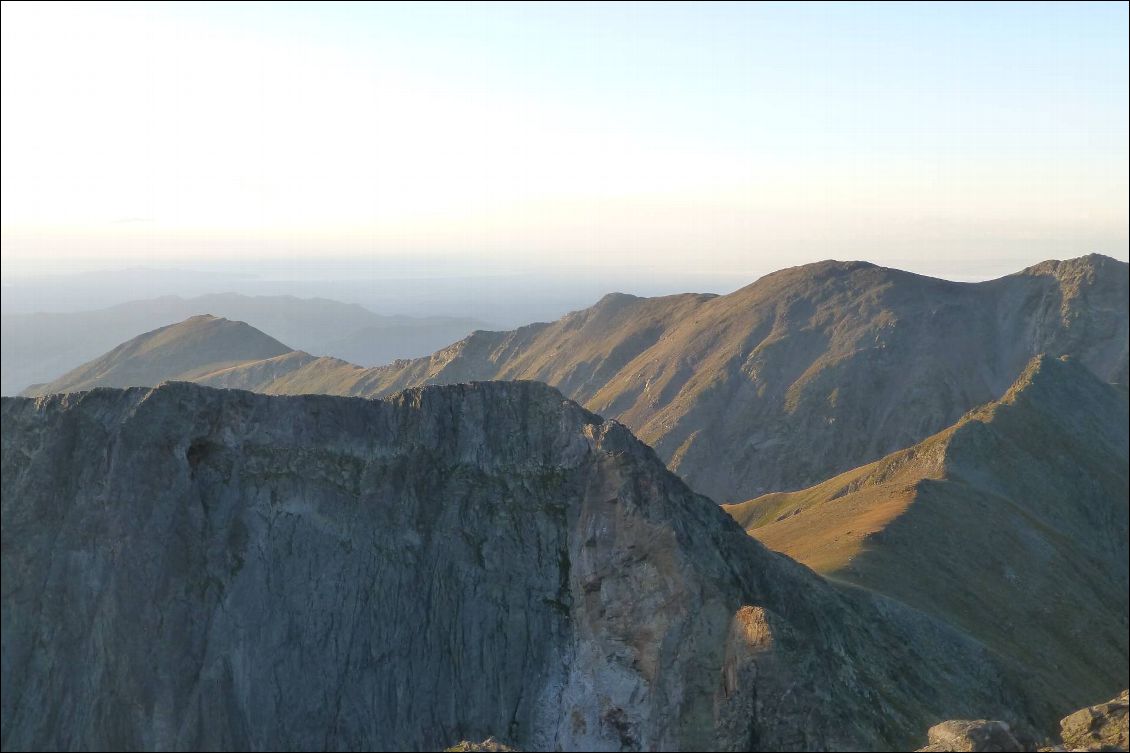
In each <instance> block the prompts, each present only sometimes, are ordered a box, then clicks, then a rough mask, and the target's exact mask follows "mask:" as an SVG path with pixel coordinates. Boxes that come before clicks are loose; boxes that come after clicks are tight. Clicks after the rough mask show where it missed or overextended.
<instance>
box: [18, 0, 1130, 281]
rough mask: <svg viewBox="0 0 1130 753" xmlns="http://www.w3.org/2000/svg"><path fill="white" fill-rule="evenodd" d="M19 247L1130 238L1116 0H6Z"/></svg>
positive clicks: (957, 268) (121, 252)
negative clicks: (211, 0)
mask: <svg viewBox="0 0 1130 753" xmlns="http://www.w3.org/2000/svg"><path fill="white" fill-rule="evenodd" d="M2 30H3V46H2V50H3V65H2V71H3V103H2V118H3V132H2V140H3V144H2V159H0V166H2V173H3V175H2V190H3V197H2V198H3V207H2V215H3V216H2V225H3V266H4V269H5V271H6V272H9V273H11V272H13V271H15V270H27V269H38V270H43V271H59V270H61V269H66V268H70V267H71V266H83V265H88V264H90V263H91V262H92V261H96V260H97V261H105V260H110V261H113V262H114V263H118V262H122V261H125V262H131V263H137V262H144V263H161V262H164V263H182V264H183V263H192V262H206V261H208V260H214V259H218V258H221V257H228V256H231V255H235V256H236V257H238V258H240V259H244V260H247V263H248V264H253V263H254V262H255V260H256V259H259V258H265V257H271V258H274V259H276V260H278V259H287V258H303V259H305V260H306V261H307V262H309V260H310V258H312V257H313V258H317V257H326V258H329V257H335V258H341V257H353V256H368V257H379V256H383V255H395V256H398V257H403V256H404V255H414V254H419V255H421V256H423V257H427V256H437V257H448V258H460V259H462V260H464V261H469V262H470V263H479V262H481V263H483V264H499V265H507V264H516V265H536V264H542V263H544V264H553V265H561V264H576V265H582V266H584V265H597V266H599V265H615V266H621V267H623V266H631V265H639V264H648V265H652V266H653V267H655V268H659V269H668V270H671V271H672V272H673V273H678V272H679V271H680V270H701V269H703V268H710V269H719V270H734V271H738V272H741V271H743V270H765V269H773V268H777V267H782V266H788V265H792V264H797V263H803V262H807V261H812V260H817V259H823V258H841V259H843V258H866V259H870V260H872V261H877V262H880V263H886V264H892V265H896V266H901V267H904V268H909V269H915V270H918V271H926V272H932V273H939V274H950V275H954V276H959V275H962V274H964V273H966V272H967V270H970V269H976V270H981V269H985V270H990V271H997V270H1000V271H1002V272H1003V271H1011V270H1014V269H1017V268H1019V267H1020V266H1023V265H1025V264H1028V263H1031V262H1033V261H1036V260H1039V259H1044V258H1049V257H1067V256H1076V255H1080V254H1083V253H1087V252H1090V251H1099V252H1103V253H1107V254H1110V255H1113V256H1116V257H1119V258H1122V259H1126V258H1127V253H1128V249H1127V243H1128V242H1127V225H1128V215H1127V206H1128V204H1130V197H1128V164H1130V158H1128V152H1127V142H1128V113H1127V110H1128V102H1127V89H1128V74H1127V69H1128V63H1127V60H1128V56H1130V50H1128V45H1127V38H1128V17H1127V4H1126V3H1108V4H1086V3H1066V4H1044V3H1041V4H1024V3H1006V4H1000V5H995V4H941V5H927V4H921V5H917V4H916V5H896V4H887V3H877V4H861V5H848V4H833V5H817V4H803V5H792V4H777V3H766V4H748V5H739V4H725V5H711V4H705V3H693V4H686V5H681V4H656V5H649V4H625V5H619V4H598V5H583V4H568V5H552V4H548V5H547V4H529V5H523V4H504V5H489V4H472V3H459V4H450V5H420V6H413V5H396V4H391V3H379V4H372V5H356V4H348V5H345V4H342V5H335V4H330V3H316V4H303V3H286V4H277V5H269V4H263V5H243V4H215V5H212V4H192V5H177V4H172V5H165V4H153V5H140V4H139V5H80V4H61V5H50V4H28V3H4V4H3V19H2Z"/></svg>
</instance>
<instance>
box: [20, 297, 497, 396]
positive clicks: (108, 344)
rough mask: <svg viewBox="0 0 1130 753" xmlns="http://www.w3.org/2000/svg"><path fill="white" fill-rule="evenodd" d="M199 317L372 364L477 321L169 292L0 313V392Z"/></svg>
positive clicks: (422, 350)
mask: <svg viewBox="0 0 1130 753" xmlns="http://www.w3.org/2000/svg"><path fill="white" fill-rule="evenodd" d="M199 314H213V315H216V316H220V317H225V318H230V319H234V320H240V321H246V322H248V323H249V324H251V325H252V326H253V327H255V328H257V329H259V330H262V331H263V332H266V333H269V334H270V335H271V336H272V337H276V338H278V339H280V340H282V341H283V342H286V343H287V344H289V345H291V346H293V347H296V348H300V349H303V350H308V351H310V352H312V353H317V354H319V355H327V356H336V357H338V358H344V359H347V360H349V361H352V362H355V363H359V364H364V365H368V366H373V365H377V364H384V363H389V362H391V361H393V360H395V359H397V358H412V357H415V356H423V355H426V354H428V353H431V352H432V351H434V350H435V349H437V348H439V347H442V346H444V345H446V344H448V343H450V342H452V341H454V340H457V339H459V338H460V337H463V336H464V335H466V334H468V333H470V332H472V331H474V330H476V329H483V328H485V327H487V326H488V325H487V324H485V323H484V322H481V321H478V320H475V319H469V318H466V317H443V316H432V317H408V316H382V315H379V314H375V313H373V312H372V311H370V310H368V309H366V308H364V307H362V306H358V305H355V304H346V303H339V302H338V301H332V300H327V299H324V298H297V297H294V296H247V295H237V294H235V293H217V294H209V295H201V296H196V297H191V298H182V297H180V296H175V295H169V296H163V297H160V298H152V299H147V300H140V301H131V302H128V303H123V304H119V305H116V306H112V307H109V308H105V309H99V310H95V311H81V312H60V313H5V314H3V315H2V316H0V342H2V343H3V348H2V350H0V354H2V357H0V393H2V394H5V395H15V394H18V393H19V392H20V391H22V390H24V389H26V388H28V387H29V386H30V385H33V384H36V383H41V382H48V381H51V380H53V379H55V378H57V377H58V376H59V375H60V374H63V373H65V372H68V371H70V370H71V369H74V368H76V367H78V366H80V365H82V364H83V363H85V362H87V361H90V360H91V359H94V358H97V357H98V356H99V355H101V354H103V353H105V352H106V351H107V350H110V349H111V348H113V347H115V346H117V345H119V344H120V343H122V342H124V341H126V340H129V339H131V338H133V337H136V336H137V335H138V334H141V333H144V332H148V331H151V330H152V329H154V328H155V327H158V326H165V325H169V324H175V323H177V322H180V321H182V320H184V319H188V318H190V317H192V316H195V315H199Z"/></svg>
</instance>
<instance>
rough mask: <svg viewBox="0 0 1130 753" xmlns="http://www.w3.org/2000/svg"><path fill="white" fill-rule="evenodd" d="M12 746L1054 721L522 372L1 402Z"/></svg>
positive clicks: (638, 740)
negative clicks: (454, 379)
mask: <svg viewBox="0 0 1130 753" xmlns="http://www.w3.org/2000/svg"><path fill="white" fill-rule="evenodd" d="M2 418H3V421H2V452H3V455H2V459H3V474H2V483H3V494H2V515H3V525H2V537H3V547H2V557H3V567H2V570H0V572H2V586H3V587H2V599H3V635H4V641H3V694H2V695H3V699H2V704H3V705H2V712H3V713H2V725H0V726H2V731H0V743H2V745H3V748H4V749H23V748H58V749H76V748H115V749H119V748H120V749H125V750H131V749H140V748H145V749H156V748H162V749H209V748H224V749H244V748H252V747H257V748H286V749H294V748H330V749H338V748H368V749H372V748H397V749H405V750H420V749H436V748H438V747H440V746H442V745H444V744H449V742H450V741H451V740H460V739H471V740H474V739H483V738H485V737H487V736H488V735H491V734H498V735H502V736H505V739H506V740H508V741H510V742H512V743H513V744H514V745H516V746H517V747H519V748H522V749H590V750H625V749H626V750H644V749H657V748H662V749H671V748H679V749H723V750H742V749H750V748H751V747H752V748H756V749H763V750H783V749H793V750H797V749H800V750H819V749H847V748H855V749H859V748H863V749H876V750H889V749H906V748H907V747H908V746H909V745H910V744H911V743H912V742H913V741H914V740H915V739H916V738H917V736H918V735H919V734H921V733H920V731H921V730H922V729H925V728H926V727H927V726H929V725H930V724H932V723H934V722H936V721H938V720H940V719H944V718H952V717H968V716H970V715H971V714H973V713H974V712H975V710H980V711H981V713H985V712H986V711H987V712H988V713H991V714H993V715H994V716H995V717H997V718H1004V719H1008V720H1010V721H1012V722H1014V723H1017V724H1021V725H1023V724H1025V723H1029V724H1031V723H1034V722H1036V721H1038V720H1039V719H1041V718H1043V717H1044V715H1045V714H1046V713H1047V710H1046V709H1043V708H1040V705H1039V703H1038V702H1031V701H1029V700H1028V699H1026V698H1025V696H1024V687H1025V679H1024V678H1023V677H1022V676H1021V675H1020V674H1019V671H1018V670H1015V669H1010V668H1009V667H1008V666H1007V663H1006V662H1003V661H1001V660H998V659H997V658H996V657H995V656H994V655H993V654H992V653H991V652H989V651H987V650H986V649H985V648H984V647H983V646H981V645H979V644H977V643H976V642H974V641H971V640H969V639H968V638H966V637H964V636H962V635H960V634H959V633H957V632H955V631H953V630H951V629H949V628H947V627H945V626H944V625H942V624H940V623H938V622H937V621H935V620H933V619H931V618H929V617H927V616H925V615H923V614H921V613H918V612H916V611H914V610H912V609H909V608H907V607H904V606H902V605H900V604H898V603H895V602H893V601H890V600H888V599H885V598H883V597H881V596H878V595H875V594H871V593H868V592H866V591H862V590H859V589H852V588H843V587H837V586H834V585H832V584H829V583H827V582H825V581H824V580H822V579H821V578H820V577H818V576H816V575H815V574H813V573H812V572H811V571H810V570H808V569H806V568H804V567H802V566H800V565H797V564H796V563H794V562H792V561H791V560H789V559H787V558H785V557H782V556H780V555H777V554H774V553H771V552H769V551H768V550H766V549H765V548H763V547H762V546H761V545H760V544H758V543H757V542H756V541H754V540H753V539H751V538H750V537H748V536H747V535H746V534H745V533H744V531H743V530H742V529H741V528H740V527H739V526H737V525H736V524H735V523H734V522H733V521H732V520H731V519H730V518H729V517H728V516H726V515H725V513H723V512H722V511H721V510H720V509H719V508H718V507H717V506H716V505H715V504H714V503H713V502H711V501H710V500H709V499H707V498H705V497H702V496H699V495H697V494H695V493H693V492H692V491H690V490H689V489H688V488H687V487H686V486H685V485H684V484H683V482H682V481H680V480H679V479H678V478H677V477H675V476H674V475H672V474H671V473H670V472H668V471H667V469H666V468H665V467H664V465H663V463H662V462H661V461H660V460H659V459H658V458H657V457H656V455H655V454H654V453H653V452H652V451H651V450H650V449H649V448H648V447H646V446H645V445H643V444H642V443H640V442H639V441H637V440H636V439H635V438H634V437H633V436H632V435H631V433H630V432H629V431H628V430H627V429H626V428H624V427H623V426H621V425H620V424H618V423H616V422H613V421H606V420H603V419H601V418H599V417H598V416H596V415H594V414H592V413H589V412H587V411H586V410H584V409H583V408H581V407H580V406H578V405H576V404H575V403H573V402H571V401H568V400H566V399H564V398H563V397H562V395H561V394H560V393H558V392H557V391H556V390H553V389H551V388H549V387H546V386H544V385H541V384H537V383H530V382H512V383H491V384H469V385H461V386H455V387H443V388H437V387H428V388H421V389H411V390H408V391H405V392H402V393H399V394H397V395H394V396H392V397H390V398H388V399H386V400H380V401H375V400H363V399H348V398H339V397H329V396H300V397H279V396H266V395H256V394H252V393H248V392H241V391H233V390H215V389H209V388H205V387H201V386H196V385H191V384H183V383H175V384H167V385H163V386H161V387H158V388H156V389H143V388H135V389H128V390H111V389H98V390H93V391H90V392H82V393H72V394H64V395H53V396H50V397H46V398H39V399H29V398H4V400H3V403H2Z"/></svg>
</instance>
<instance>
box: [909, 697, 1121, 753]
mask: <svg viewBox="0 0 1130 753" xmlns="http://www.w3.org/2000/svg"><path fill="white" fill-rule="evenodd" d="M1127 706H1128V697H1127V691H1125V690H1124V691H1122V694H1121V695H1119V696H1118V697H1117V698H1113V699H1111V700H1110V701H1107V702H1106V703H1100V704H1099V705H1097V706H1090V707H1088V708H1084V709H1079V710H1078V711H1076V712H1075V713H1074V714H1071V715H1070V716H1068V717H1066V718H1065V719H1063V721H1061V722H1060V723H1059V726H1060V737H1061V738H1062V739H1061V741H1060V742H1058V743H1051V742H1047V743H1045V744H1044V745H1038V744H1037V743H1035V742H1034V741H1032V740H1029V739H1027V738H1024V737H1023V736H1021V738H1020V739H1017V737H1015V736H1014V735H1013V732H1012V730H1011V729H1010V728H1009V725H1008V724H1006V723H1005V722H996V721H988V720H985V719H977V720H966V719H951V720H950V721H947V722H942V723H941V724H936V725H934V726H933V727H931V728H930V731H929V733H928V736H929V744H928V745H927V746H926V747H925V748H919V749H918V750H919V753H941V752H942V751H985V752H986V753H989V752H990V751H1036V750H1046V751H1069V750H1070V751H1120V750H1127V742H1128V740H1130V737H1128V736H1127Z"/></svg>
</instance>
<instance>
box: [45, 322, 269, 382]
mask: <svg viewBox="0 0 1130 753" xmlns="http://www.w3.org/2000/svg"><path fill="white" fill-rule="evenodd" d="M290 352H291V348H289V347H287V346H286V345H283V344H282V343H280V342H279V341H278V340H275V339H274V338H273V337H270V336H268V335H266V334H264V333H262V332H260V331H259V330H257V329H255V328H254V327H252V326H251V325H250V324H247V323H246V322H240V321H232V320H230V319H224V318H222V317H217V316H213V315H212V314H197V315H194V316H191V317H189V318H187V319H185V320H184V321H181V322H177V323H176V324H170V325H168V326H165V327H160V328H158V329H155V330H153V331H151V332H146V333H145V334H142V335H138V336H137V337H135V338H133V339H132V340H129V341H127V342H125V343H122V344H121V345H119V346H118V347H116V348H114V349H113V350H111V351H110V352H108V353H106V354H105V355H104V356H102V357H101V358H98V359H95V360H94V361H90V362H89V363H86V364H83V365H82V366H80V367H78V368H77V369H74V370H73V371H70V372H68V373H66V374H64V375H63V376H61V377H59V378H58V379H56V380H55V381H53V382H50V383H48V384H44V385H39V386H37V387H35V388H33V389H31V390H29V391H28V393H27V394H29V395H46V394H50V393H53V392H73V391H77V390H85V389H91V388H93V387H134V386H149V387H151V386H154V385H157V384H160V383H161V382H166V381H170V380H191V379H200V378H203V377H205V376H206V375H208V374H209V373H212V372H215V371H219V370H221V369H227V368H230V367H232V366H234V365H236V364H240V363H250V362H253V361H259V360H262V359H268V358H274V357H276V356H280V355H283V354H286V353H290Z"/></svg>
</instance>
